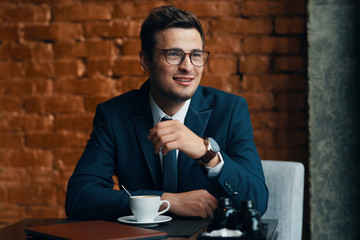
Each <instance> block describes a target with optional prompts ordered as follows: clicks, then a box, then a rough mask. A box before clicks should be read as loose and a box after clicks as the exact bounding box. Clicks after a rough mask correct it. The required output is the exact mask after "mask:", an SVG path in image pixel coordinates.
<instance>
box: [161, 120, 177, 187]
mask: <svg viewBox="0 0 360 240" xmlns="http://www.w3.org/2000/svg"><path fill="white" fill-rule="evenodd" d="M168 120H172V119H171V118H170V117H168V116H165V117H163V118H162V119H161V121H162V122H163V121H168ZM176 165H177V161H176V150H172V151H170V152H168V153H167V154H166V156H164V157H163V172H164V174H163V176H164V177H163V180H164V181H163V187H164V191H165V192H172V193H176V192H177V166H176Z"/></svg>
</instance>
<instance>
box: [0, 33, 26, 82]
mask: <svg viewBox="0 0 360 240" xmlns="http://www.w3.org/2000/svg"><path fill="white" fill-rule="evenodd" d="M0 31H1V30H0ZM21 75H22V67H21V64H20V63H18V62H9V61H7V62H4V61H1V62H0V79H1V78H14V77H20V76H21Z"/></svg>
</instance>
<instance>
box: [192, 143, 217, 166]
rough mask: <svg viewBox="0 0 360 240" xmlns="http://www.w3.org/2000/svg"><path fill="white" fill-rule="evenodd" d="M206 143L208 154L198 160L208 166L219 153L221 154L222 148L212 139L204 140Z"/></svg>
mask: <svg viewBox="0 0 360 240" xmlns="http://www.w3.org/2000/svg"><path fill="white" fill-rule="evenodd" d="M204 143H205V146H206V149H207V152H206V153H205V155H203V156H202V157H200V158H198V159H196V160H197V161H200V162H201V163H203V164H206V163H208V162H210V161H211V159H213V158H214V157H215V156H216V155H217V154H218V152H220V147H219V145H218V144H217V142H216V141H215V140H214V139H213V138H211V137H208V138H204Z"/></svg>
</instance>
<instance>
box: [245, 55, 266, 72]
mask: <svg viewBox="0 0 360 240" xmlns="http://www.w3.org/2000/svg"><path fill="white" fill-rule="evenodd" d="M239 69H240V72H241V73H245V74H249V73H257V74H259V73H265V72H268V71H269V69H270V57H269V56H268V55H260V54H252V55H247V56H241V57H240V62H239Z"/></svg>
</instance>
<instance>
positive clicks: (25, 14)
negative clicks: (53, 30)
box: [2, 4, 50, 22]
mask: <svg viewBox="0 0 360 240" xmlns="http://www.w3.org/2000/svg"><path fill="white" fill-rule="evenodd" d="M4 8H5V9H4V10H3V12H2V18H3V20H4V21H5V22H37V21H39V22H40V21H41V22H47V21H49V20H50V9H49V8H48V7H47V6H46V5H40V6H36V5H33V4H22V5H17V6H5V7H4Z"/></svg>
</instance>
